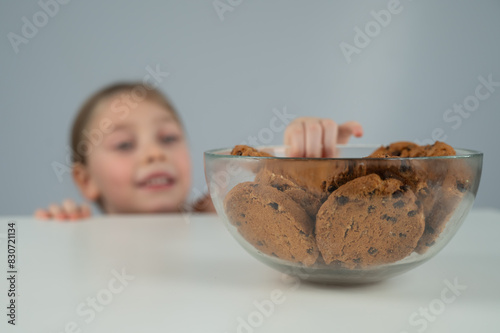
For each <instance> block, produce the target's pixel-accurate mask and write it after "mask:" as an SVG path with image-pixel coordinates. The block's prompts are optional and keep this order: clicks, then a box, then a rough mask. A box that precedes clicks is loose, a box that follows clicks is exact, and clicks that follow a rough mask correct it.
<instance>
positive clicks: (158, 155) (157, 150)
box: [145, 144, 167, 164]
mask: <svg viewBox="0 0 500 333" xmlns="http://www.w3.org/2000/svg"><path fill="white" fill-rule="evenodd" d="M166 159H167V155H166V153H165V151H164V150H163V149H161V147H160V146H159V145H156V144H152V145H151V146H150V147H148V148H147V152H146V154H145V163H146V164H150V163H153V162H164V161H166Z"/></svg>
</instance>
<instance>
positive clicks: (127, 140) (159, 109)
mask: <svg viewBox="0 0 500 333" xmlns="http://www.w3.org/2000/svg"><path fill="white" fill-rule="evenodd" d="M119 106H120V107H119ZM86 131H87V134H88V136H87V137H89V138H92V137H93V138H94V142H93V145H92V150H91V151H90V152H89V155H88V156H87V165H86V172H87V175H88V182H89V184H90V185H89V186H92V187H93V188H94V189H95V190H94V192H93V193H94V195H93V196H94V197H95V198H100V199H101V200H102V204H103V208H104V210H105V211H106V212H107V213H110V214H113V213H118V214H120V213H164V212H175V211H180V210H181V208H182V205H183V204H184V201H185V200H186V198H187V196H188V193H189V189H190V186H191V161H190V156H189V150H188V146H187V142H186V138H185V136H184V131H183V130H182V128H181V126H180V125H179V123H178V122H177V120H176V119H175V118H174V116H173V115H172V113H171V112H170V111H169V110H165V108H164V107H163V106H161V105H159V104H157V103H155V102H151V101H147V100H145V101H142V102H140V103H137V104H136V106H135V107H133V108H128V107H125V106H124V104H120V99H119V98H118V97H117V98H110V99H109V100H108V101H104V102H103V103H101V105H100V106H98V108H97V109H96V110H94V115H93V116H92V118H91V120H90V124H89V127H88V128H87V129H86ZM99 135H102V139H101V140H97V139H98V138H99ZM89 140H90V139H89ZM99 141H101V142H99ZM95 198H94V199H95Z"/></svg>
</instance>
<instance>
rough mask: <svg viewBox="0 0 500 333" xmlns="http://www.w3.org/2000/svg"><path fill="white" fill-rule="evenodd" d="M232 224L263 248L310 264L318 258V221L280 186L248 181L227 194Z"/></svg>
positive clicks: (227, 206)
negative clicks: (316, 236)
mask: <svg viewBox="0 0 500 333" xmlns="http://www.w3.org/2000/svg"><path fill="white" fill-rule="evenodd" d="M224 209H225V211H226V214H227V217H228V219H229V221H230V222H231V224H233V225H234V226H236V228H237V229H238V232H239V233H240V234H241V235H242V236H243V238H245V239H246V240H247V241H248V242H249V243H250V244H252V245H253V246H254V247H255V248H257V249H258V250H259V251H261V252H263V253H265V254H268V255H271V256H275V257H277V258H280V259H284V260H288V261H292V262H297V263H302V264H304V265H306V266H310V265H312V264H314V263H315V261H316V259H317V257H318V254H319V252H318V247H317V245H316V240H315V239H314V233H313V231H314V230H313V229H314V222H313V220H312V219H311V217H310V216H309V215H308V214H307V213H306V211H305V210H304V209H303V208H302V207H301V206H300V205H299V204H297V203H296V202H295V201H294V200H292V199H291V198H290V196H288V195H287V194H285V193H283V192H281V191H279V190H278V189H276V188H274V187H272V186H270V185H264V184H258V183H254V182H244V183H240V184H238V185H236V186H235V187H234V188H233V189H232V190H231V191H229V193H228V194H227V195H226V198H225V200H224Z"/></svg>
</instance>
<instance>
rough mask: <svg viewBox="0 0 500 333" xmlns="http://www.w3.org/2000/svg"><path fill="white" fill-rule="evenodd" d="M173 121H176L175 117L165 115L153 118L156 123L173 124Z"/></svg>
mask: <svg viewBox="0 0 500 333" xmlns="http://www.w3.org/2000/svg"><path fill="white" fill-rule="evenodd" d="M173 120H174V117H172V115H171V114H165V115H162V116H158V117H155V118H153V122H155V123H156V122H171V121H173Z"/></svg>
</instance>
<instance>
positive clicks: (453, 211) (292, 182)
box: [204, 145, 483, 284]
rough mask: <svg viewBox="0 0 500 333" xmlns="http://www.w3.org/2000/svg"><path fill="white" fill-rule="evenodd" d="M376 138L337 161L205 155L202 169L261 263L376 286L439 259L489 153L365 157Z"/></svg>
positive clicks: (341, 149) (234, 229) (276, 151)
mask: <svg viewBox="0 0 500 333" xmlns="http://www.w3.org/2000/svg"><path fill="white" fill-rule="evenodd" d="M378 147H379V146H378V145H339V146H338V148H337V153H338V157H336V158H291V157H286V147H284V146H272V147H256V148H257V149H259V151H263V152H267V153H270V154H272V155H274V156H273V157H264V156H262V157H260V156H259V157H253V156H233V155H230V152H231V148H225V149H215V150H210V151H207V152H205V155H204V162H205V176H206V181H207V185H208V188H209V191H210V195H211V197H212V201H213V203H214V205H215V208H216V210H217V213H218V214H219V216H220V217H221V218H222V220H223V221H224V223H225V225H226V227H227V229H228V230H229V232H230V233H231V235H232V236H233V237H234V238H235V239H236V240H237V241H238V243H239V244H241V245H242V246H243V248H244V249H245V250H246V251H248V252H249V253H250V254H251V255H252V256H254V257H255V258H257V259H258V260H260V261H261V262H263V263H264V264H266V265H268V266H270V267H272V268H274V269H277V270H278V271H281V272H283V273H286V274H289V275H292V276H297V277H299V278H300V279H303V280H308V281H315V282H321V283H334V284H359V283H370V282H376V281H380V280H384V279H387V278H391V277H394V276H396V275H399V274H402V273H404V272H406V271H408V270H410V269H412V268H414V267H416V266H418V265H420V264H422V263H424V262H425V261H427V260H429V259H430V258H432V257H433V256H435V255H436V254H437V253H438V252H439V251H440V250H441V249H442V248H443V247H444V246H445V245H446V244H447V243H448V242H449V241H450V240H451V238H452V237H453V236H454V235H455V233H456V232H457V230H458V228H459V227H460V225H461V224H462V222H463V221H464V219H465V217H466V216H467V213H468V212H469V210H470V208H471V207H472V205H473V203H474V199H475V197H476V193H477V189H478V186H479V181H480V178H481V170H482V160H483V154H482V153H480V152H477V151H472V150H466V149H455V150H456V156H443V157H414V158H401V157H394V158H392V157H391V158H366V157H365V156H368V155H370V153H372V152H373V151H374V150H375V149H377V148H378Z"/></svg>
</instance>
